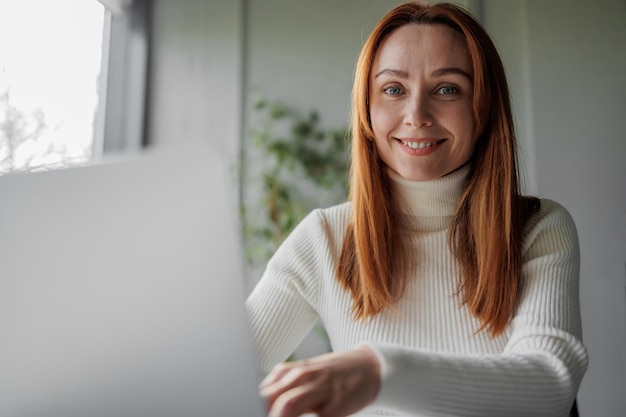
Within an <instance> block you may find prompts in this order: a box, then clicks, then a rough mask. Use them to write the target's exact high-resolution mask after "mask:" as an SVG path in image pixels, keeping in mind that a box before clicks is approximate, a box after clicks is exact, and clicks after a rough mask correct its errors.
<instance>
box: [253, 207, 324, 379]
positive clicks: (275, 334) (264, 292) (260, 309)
mask: <svg viewBox="0 0 626 417" xmlns="http://www.w3.org/2000/svg"><path fill="white" fill-rule="evenodd" d="M320 217H321V216H320V215H319V212H318V211H317V210H315V211H313V212H312V213H311V214H309V215H308V216H306V217H305V218H304V219H303V220H302V221H301V222H300V223H299V224H298V225H297V226H296V228H295V229H294V230H293V231H292V232H291V233H290V234H289V236H288V237H287V238H286V239H285V241H284V242H283V243H282V244H281V245H280V247H279V248H278V250H277V251H276V252H275V253H274V255H273V256H272V258H271V259H270V261H269V262H268V264H267V267H266V270H265V272H264V273H263V276H262V277H261V279H260V281H259V282H258V283H257V285H256V286H255V288H254V290H253V291H252V293H251V294H250V296H249V297H248V299H247V300H246V309H247V312H248V318H249V321H250V327H251V334H252V339H253V341H254V343H255V345H256V350H257V354H258V362H259V366H260V367H261V370H262V371H264V372H268V371H269V370H271V368H272V367H273V366H274V365H275V364H277V363H279V362H282V361H284V360H286V359H287V358H288V357H289V355H291V354H292V353H293V352H294V351H295V349H296V348H297V347H298V346H299V345H300V343H301V342H302V340H303V339H304V337H305V336H306V335H307V334H308V333H309V331H310V330H311V329H312V328H313V326H314V324H315V323H316V321H317V319H318V314H317V312H316V311H315V308H314V305H316V299H317V297H318V292H319V290H318V288H319V276H318V275H319V270H320V265H321V264H320V262H322V260H321V259H319V258H320V256H321V255H320V253H319V250H316V248H319V246H320V245H321V244H322V243H323V242H324V241H325V239H324V237H323V233H324V232H323V227H322V226H321V224H322V222H321V218H320Z"/></svg>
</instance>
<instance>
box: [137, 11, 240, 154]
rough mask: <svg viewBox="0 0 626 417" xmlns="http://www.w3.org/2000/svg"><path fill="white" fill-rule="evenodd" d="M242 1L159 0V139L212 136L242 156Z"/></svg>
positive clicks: (154, 84) (155, 89)
mask: <svg viewBox="0 0 626 417" xmlns="http://www.w3.org/2000/svg"><path fill="white" fill-rule="evenodd" d="M242 4H243V1H238V0H219V1H218V0H215V1H207V0H180V1H170V0H154V5H153V7H154V12H153V13H154V16H153V26H152V32H153V43H152V51H151V80H150V88H149V102H148V106H149V112H150V118H149V123H148V133H149V135H150V141H151V142H152V143H154V144H156V145H159V144H170V143H176V142H179V141H188V140H197V139H199V140H209V141H212V142H213V143H214V144H215V146H216V148H217V149H219V151H220V152H223V153H224V154H225V155H227V157H229V158H232V160H233V161H235V160H236V159H237V155H238V153H239V149H240V138H241V123H242V121H241V106H242V88H243V84H242V73H243V64H242V62H243V61H242V60H243V55H242V54H243V39H242V36H243V34H242V22H243V20H242V19H243V6H242Z"/></svg>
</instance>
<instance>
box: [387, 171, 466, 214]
mask: <svg viewBox="0 0 626 417" xmlns="http://www.w3.org/2000/svg"><path fill="white" fill-rule="evenodd" d="M387 171H388V174H389V178H390V180H391V181H390V182H391V185H392V187H393V190H394V193H397V195H398V196H399V198H400V201H402V202H403V204H402V206H403V207H402V214H407V215H411V216H417V217H442V216H454V215H455V214H456V209H457V204H458V202H459V200H460V199H461V196H462V195H463V190H464V188H465V180H466V178H467V176H468V175H469V172H470V166H469V164H465V165H463V166H462V167H460V168H459V169H457V170H456V171H453V172H451V173H450V174H448V175H445V176H443V177H441V178H437V179H434V180H430V181H411V180H407V179H405V178H403V177H401V176H400V175H399V174H398V173H397V172H395V171H393V170H392V169H388V170H387Z"/></svg>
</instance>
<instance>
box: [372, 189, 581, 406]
mask: <svg viewBox="0 0 626 417" xmlns="http://www.w3.org/2000/svg"><path fill="white" fill-rule="evenodd" d="M523 251H524V252H523V280H524V282H523V291H522V295H521V299H520V304H519V307H518V309H517V312H516V314H515V316H514V317H513V319H512V321H511V324H510V327H511V328H510V334H511V336H510V338H509V339H508V343H507V345H506V347H505V349H504V351H503V352H502V353H500V354H496V355H473V356H467V355H455V354H445V353H441V352H429V351H421V350H420V351H418V350H414V349H409V348H406V347H401V346H389V345H370V347H372V348H373V349H374V350H375V351H376V353H377V355H378V357H379V360H380V362H381V369H382V374H383V375H382V377H383V382H382V387H381V392H380V393H379V396H378V398H377V400H376V405H377V406H381V407H384V408H388V409H393V410H396V411H399V412H404V413H409V414H419V415H422V414H423V415H431V416H453V415H459V416H460V415H462V416H466V417H469V416H481V417H485V416H508V417H512V416H529V415H533V416H567V415H568V412H569V409H570V407H571V405H572V403H573V401H574V398H575V396H576V393H577V391H578V387H579V385H580V382H581V380H582V377H583V375H584V373H585V371H586V369H587V362H588V356H587V351H586V349H585V347H584V346H583V344H582V334H581V321H580V309H579V294H578V274H579V263H580V259H579V248H578V237H577V232H576V228H575V225H574V222H573V220H572V218H571V216H570V215H569V213H568V212H567V211H566V210H565V209H564V208H563V207H561V206H560V205H558V204H557V203H555V202H553V201H550V200H542V202H541V209H540V211H539V213H537V215H535V216H534V217H533V218H532V219H531V221H530V222H529V225H528V226H527V233H526V239H525V242H524V248H523Z"/></svg>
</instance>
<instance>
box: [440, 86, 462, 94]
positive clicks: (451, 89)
mask: <svg viewBox="0 0 626 417" xmlns="http://www.w3.org/2000/svg"><path fill="white" fill-rule="evenodd" d="M457 92H458V90H457V88H456V87H453V86H451V85H446V86H444V87H441V88H439V89H438V90H437V92H436V94H439V95H442V96H449V95H451V94H454V93H457Z"/></svg>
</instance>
